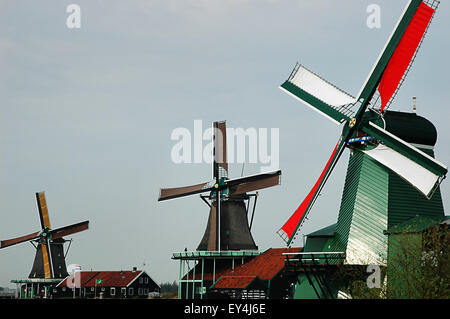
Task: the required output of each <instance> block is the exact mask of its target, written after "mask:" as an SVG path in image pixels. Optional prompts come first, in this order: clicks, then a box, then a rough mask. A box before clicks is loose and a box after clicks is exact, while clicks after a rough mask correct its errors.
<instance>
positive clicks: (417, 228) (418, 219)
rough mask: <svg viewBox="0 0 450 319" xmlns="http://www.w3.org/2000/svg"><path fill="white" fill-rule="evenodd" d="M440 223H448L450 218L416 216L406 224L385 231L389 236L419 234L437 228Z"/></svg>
mask: <svg viewBox="0 0 450 319" xmlns="http://www.w3.org/2000/svg"><path fill="white" fill-rule="evenodd" d="M440 223H443V224H444V223H448V216H445V217H442V218H438V217H428V216H415V217H413V218H411V219H408V220H407V221H406V222H403V223H401V224H397V225H394V226H392V227H390V228H389V229H388V230H386V231H385V234H387V235H389V234H398V233H417V232H422V231H424V230H426V229H428V228H431V227H433V226H436V225H438V224H440Z"/></svg>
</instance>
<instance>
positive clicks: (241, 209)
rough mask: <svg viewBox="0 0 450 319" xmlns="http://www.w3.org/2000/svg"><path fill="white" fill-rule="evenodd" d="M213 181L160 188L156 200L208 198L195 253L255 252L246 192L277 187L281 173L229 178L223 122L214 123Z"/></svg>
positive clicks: (224, 125)
mask: <svg viewBox="0 0 450 319" xmlns="http://www.w3.org/2000/svg"><path fill="white" fill-rule="evenodd" d="M213 141H214V142H213V143H214V150H213V163H212V180H211V181H210V182H205V183H201V184H197V185H192V186H184V187H177V188H162V189H161V190H160V194H159V198H158V201H164V200H168V199H173V198H178V197H184V196H189V195H193V194H203V193H207V194H208V195H207V196H205V197H202V198H203V199H209V200H210V202H209V203H208V206H209V207H210V210H209V218H208V223H207V227H206V230H205V233H204V235H203V238H202V240H201V242H200V244H199V245H198V248H197V250H201V251H226V250H255V249H257V248H258V247H257V246H256V244H255V241H254V240H253V237H252V235H251V232H250V227H249V223H248V209H247V207H248V205H246V204H245V200H247V199H248V195H247V193H249V192H252V191H256V190H259V189H263V188H267V187H272V186H275V185H278V184H279V182H280V176H281V171H280V170H278V171H274V172H269V173H262V174H257V175H251V176H246V177H240V178H235V179H229V178H228V161H227V142H226V123H225V122H224V121H223V122H214V123H213Z"/></svg>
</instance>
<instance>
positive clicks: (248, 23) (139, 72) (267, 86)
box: [0, 0, 450, 286]
mask: <svg viewBox="0 0 450 319" xmlns="http://www.w3.org/2000/svg"><path fill="white" fill-rule="evenodd" d="M71 3H76V4H78V5H79V6H80V8H81V28H80V29H69V28H67V26H66V19H67V17H68V16H69V13H67V12H66V8H67V6H68V5H69V4H71ZM370 4H378V5H379V6H380V8H381V28H379V29H370V28H368V27H367V25H366V19H367V17H368V16H369V14H368V13H367V12H366V9H367V7H368V6H369V5H370ZM405 4H406V0H401V1H387V0H371V1H360V0H343V1H335V0H316V1H307V0H301V1H300V0H297V1H292V0H278V1H277V0H185V1H182V0H170V1H169V0H158V1H157V0H155V1H118V0H116V1H100V0H97V1H93V0H89V1H84V0H77V1H75V0H74V1H60V0H59V1H56V0H54V1H31V0H30V1H24V0H21V1H6V0H2V1H0V70H1V72H0V99H1V101H0V102H1V103H0V151H1V152H0V194H1V200H0V214H1V223H0V239H8V238H12V237H16V236H20V235H25V234H28V233H31V232H34V231H37V230H39V217H38V213H37V208H36V200H35V195H34V194H35V192H38V191H45V193H46V197H47V204H48V208H49V214H50V219H51V225H52V227H53V228H56V227H61V226H65V225H68V224H71V223H75V222H79V221H83V220H89V221H90V229H89V230H87V231H85V232H82V233H78V234H75V235H73V236H70V237H68V238H67V239H70V238H73V239H74V241H73V243H72V246H71V249H70V252H69V255H68V257H67V264H68V265H69V264H73V263H77V264H80V265H81V266H82V269H85V270H90V269H94V270H120V269H131V268H132V267H133V266H136V267H138V268H143V269H145V270H146V271H147V272H148V273H149V274H150V276H151V277H152V278H153V279H154V280H156V281H157V282H159V283H161V282H166V281H173V280H176V279H177V276H178V269H179V267H178V263H177V262H176V261H173V260H171V256H172V253H173V252H177V251H182V250H184V248H185V247H186V248H188V249H189V250H195V249H196V247H197V245H198V244H199V242H200V240H201V238H202V235H203V232H204V230H205V227H206V222H207V217H208V209H207V207H206V206H205V204H204V203H203V202H202V201H201V200H200V199H199V198H198V196H192V197H188V198H184V199H177V200H171V201H167V202H161V203H158V202H157V198H158V193H159V188H160V187H171V186H183V185H189V184H196V183H200V182H203V181H208V180H209V179H210V177H211V167H210V165H209V164H207V163H202V164H175V163H173V161H172V160H171V149H172V147H173V146H174V144H175V142H174V141H172V140H171V139H170V136H171V133H172V131H173V130H174V129H175V128H178V127H185V128H187V129H188V130H190V131H193V125H194V120H202V121H203V124H204V126H205V128H206V127H209V126H210V125H211V122H212V121H215V120H227V125H228V127H235V128H237V127H242V128H268V129H270V128H278V129H279V132H280V139H279V142H280V144H279V145H280V154H279V156H280V169H281V170H282V174H283V175H282V182H281V185H280V186H277V187H273V188H271V189H265V190H263V191H261V192H260V197H259V199H258V205H257V211H256V217H255V221H254V224H253V229H252V232H253V236H254V239H255V241H256V243H257V245H258V246H259V248H260V250H262V251H264V250H266V249H268V248H270V247H283V246H284V242H283V241H282V240H281V239H280V237H279V236H278V235H277V234H276V231H277V230H278V229H279V228H280V227H281V226H282V225H283V223H284V222H285V221H286V219H287V218H288V217H289V216H290V215H291V214H292V212H293V211H294V210H295V209H296V208H297V206H298V205H299V204H300V202H301V201H302V200H303V198H304V197H305V196H306V194H307V192H308V191H309V190H310V188H311V187H312V185H313V184H314V182H315V181H316V179H317V177H318V176H319V175H320V172H321V171H322V169H323V166H324V165H325V163H326V161H327V159H328V157H329V155H330V154H331V151H332V149H333V147H334V145H335V143H336V141H337V139H338V137H339V134H340V131H341V129H342V128H341V127H339V126H337V125H335V124H334V123H332V122H331V121H329V120H327V119H326V118H324V117H322V116H320V115H319V114H318V113H316V112H313V111H312V110H311V109H309V108H308V107H306V106H305V105H303V104H301V103H300V102H298V101H296V100H294V99H293V98H291V97H289V96H288V95H287V94H285V93H283V92H282V91H281V90H280V89H279V88H278V87H279V85H280V84H281V83H282V82H283V81H284V80H285V79H286V78H287V77H288V75H289V74H290V72H291V70H292V68H293V66H294V64H295V62H296V61H300V62H301V63H302V64H304V65H306V66H307V67H309V68H310V69H312V70H314V71H315V72H316V73H318V74H320V75H321V76H323V77H324V78H326V79H328V80H329V81H331V82H332V83H334V84H336V85H337V86H338V87H340V88H342V89H344V90H345V91H347V92H348V93H350V94H353V95H356V94H357V93H358V91H359V89H360V86H361V85H362V83H363V82H364V80H365V79H366V77H367V75H368V73H369V71H370V69H371V68H372V65H373V63H374V62H375V60H376V58H377V57H378V54H379V52H380V50H381V48H382V47H383V46H384V44H385V42H386V40H387V38H388V37H389V35H390V33H391V31H392V28H393V26H394V25H395V23H396V22H397V20H398V18H399V16H400V14H401V12H402V10H403V7H404V6H405ZM448 30H450V7H449V6H448V3H446V2H443V3H442V4H441V6H440V9H439V11H438V13H437V16H436V18H435V19H434V21H433V24H432V27H431V29H430V32H429V33H428V35H427V37H426V39H425V41H424V44H423V47H422V49H421V51H420V52H419V55H418V57H417V59H416V62H415V65H414V67H413V69H412V71H411V72H410V74H409V76H408V79H407V81H406V82H405V84H404V85H403V87H402V90H401V91H400V93H399V95H398V96H397V98H396V100H395V102H394V104H393V105H392V107H391V109H392V110H402V111H410V110H411V109H412V106H411V105H412V101H411V100H412V96H417V105H418V113H419V114H420V115H422V116H425V117H426V118H428V119H430V120H431V121H432V122H433V123H434V124H435V126H436V127H437V129H438V143H437V146H436V155H437V158H438V159H439V160H440V161H442V162H444V163H446V164H448V163H450V146H449V145H450V125H449V124H448V120H449V119H450V108H449V107H448V101H449V100H450V90H449V87H448V83H449V81H448V74H449V73H450V62H449V59H448V52H449V50H450V40H449V36H448ZM348 156H349V154H348V151H346V152H345V153H344V155H343V156H342V157H341V160H340V162H339V163H338V165H337V167H336V169H335V171H334V172H333V175H332V176H331V177H330V179H329V181H328V184H327V185H326V187H325V189H324V191H323V192H322V196H321V197H320V198H319V200H318V201H317V203H316V205H315V207H314V210H313V211H312V212H311V214H310V218H309V220H308V221H307V223H305V225H304V228H303V230H302V233H303V234H307V233H309V232H312V231H314V230H316V229H319V228H321V227H324V226H328V225H329V224H332V223H335V222H336V220H337V216H338V210H339V205H340V199H341V194H342V189H343V184H344V177H345V173H346V166H347V163H348ZM261 165H262V164H260V163H256V164H248V165H245V168H244V174H245V175H247V174H255V173H258V172H259V169H260V166H261ZM241 169H242V165H240V164H234V165H231V168H230V176H231V177H239V176H240V174H241ZM441 191H442V194H443V200H444V206H445V209H446V213H447V214H449V213H448V211H449V208H450V206H449V196H450V185H449V183H448V181H444V182H443V184H442V187H441ZM294 245H295V246H301V245H302V242H301V240H297V241H296V242H295V243H294ZM33 258H34V248H33V247H32V246H31V245H30V244H29V243H23V244H20V245H17V246H14V247H9V248H6V249H3V250H1V251H0V286H12V284H10V280H11V279H16V278H26V277H27V276H28V274H29V272H30V270H31V266H32V262H33ZM144 263H145V266H144Z"/></svg>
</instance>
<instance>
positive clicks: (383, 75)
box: [358, 0, 439, 111]
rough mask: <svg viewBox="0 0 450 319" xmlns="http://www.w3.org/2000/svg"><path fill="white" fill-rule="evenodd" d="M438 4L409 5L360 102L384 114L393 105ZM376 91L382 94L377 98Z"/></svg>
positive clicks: (413, 0)
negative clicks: (367, 103) (364, 102)
mask: <svg viewBox="0 0 450 319" xmlns="http://www.w3.org/2000/svg"><path fill="white" fill-rule="evenodd" d="M438 5H439V1H435V0H427V1H421V0H410V1H409V2H408V4H407V5H406V7H405V10H404V11H403V14H402V16H401V17H400V19H399V21H398V23H397V25H396V27H395V28H394V31H393V32H392V34H391V36H390V38H389V39H388V41H387V43H386V45H385V47H384V49H383V50H382V51H381V54H380V56H379V58H378V60H377V61H376V63H375V65H374V66H373V68H372V71H371V72H370V74H369V76H368V78H367V80H366V82H365V83H364V85H363V86H362V87H361V90H360V93H359V94H358V100H360V99H363V100H365V101H366V102H370V103H371V104H372V107H373V108H375V107H378V106H379V108H380V110H381V111H384V110H385V109H386V108H387V107H388V106H389V105H390V103H391V102H392V100H393V98H394V97H395V95H396V93H397V92H398V90H399V88H400V86H401V84H402V83H403V81H404V79H405V78H406V75H407V73H408V71H409V69H410V67H411V65H412V63H413V62H414V58H415V56H416V54H417V52H418V50H419V48H420V44H421V43H422V41H423V38H424V36H425V34H426V30H427V28H428V26H429V24H430V21H431V19H432V17H433V15H434V12H435V10H436V9H437V6H438ZM377 88H378V92H379V95H375V93H376V90H377ZM375 96H376V97H375ZM372 97H374V98H373V99H372ZM378 104H380V105H378ZM363 111H364V110H363Z"/></svg>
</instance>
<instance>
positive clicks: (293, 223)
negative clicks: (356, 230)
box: [278, 137, 345, 245]
mask: <svg viewBox="0 0 450 319" xmlns="http://www.w3.org/2000/svg"><path fill="white" fill-rule="evenodd" d="M344 148H345V141H344V139H343V138H342V137H341V138H340V139H339V141H338V143H337V144H336V147H335V148H334V150H333V153H332V154H331V156H330V158H329V160H328V162H327V164H326V166H325V168H324V169H323V171H322V173H321V174H320V177H319V179H318V180H317V181H316V183H315V184H314V187H313V188H312V189H311V191H310V192H309V193H308V196H306V198H305V199H304V200H303V202H302V203H301V204H300V206H299V207H298V208H297V210H296V211H295V212H294V213H293V214H292V216H291V217H290V218H289V219H288V221H287V222H286V223H285V224H284V225H283V227H281V229H280V230H279V231H278V234H279V235H280V236H281V238H283V240H284V241H285V242H286V243H287V244H288V245H289V244H290V243H291V241H292V240H293V239H294V236H295V234H296V232H297V230H298V229H299V227H300V226H301V225H302V223H303V221H304V220H305V218H306V216H307V215H308V213H309V211H310V210H311V208H312V206H313V205H314V202H315V201H316V199H317V197H318V196H319V194H320V191H321V190H322V188H323V186H324V185H325V183H326V181H327V179H328V177H329V176H330V174H331V172H332V171H333V169H334V167H335V165H336V163H337V161H338V159H339V157H340V156H341V154H342V152H343V150H344Z"/></svg>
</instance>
